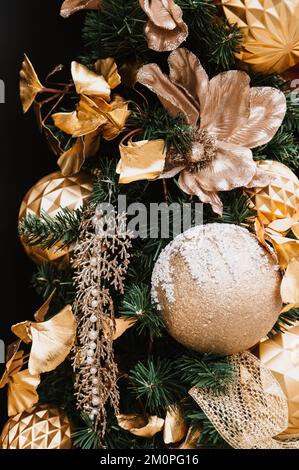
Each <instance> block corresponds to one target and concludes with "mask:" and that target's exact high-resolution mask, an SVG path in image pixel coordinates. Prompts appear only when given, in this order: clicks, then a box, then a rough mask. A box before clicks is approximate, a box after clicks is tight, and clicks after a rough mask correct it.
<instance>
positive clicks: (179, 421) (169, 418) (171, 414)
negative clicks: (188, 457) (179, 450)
mask: <svg viewBox="0 0 299 470" xmlns="http://www.w3.org/2000/svg"><path fill="white" fill-rule="evenodd" d="M187 432H188V426H187V424H186V421H185V420H184V415H183V412H182V409H181V408H180V407H179V406H178V405H175V406H172V407H169V408H168V410H167V413H166V418H165V425H164V434H163V438H164V442H165V444H173V443H176V442H180V441H181V440H182V439H184V438H185V437H186V434H187Z"/></svg>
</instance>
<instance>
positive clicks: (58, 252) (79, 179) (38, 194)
mask: <svg viewBox="0 0 299 470" xmlns="http://www.w3.org/2000/svg"><path fill="white" fill-rule="evenodd" d="M91 191H92V180H91V177H90V176H89V175H87V174H85V173H78V174H77V175H74V176H62V174H61V173H60V172H59V171H58V172H55V173H52V174H50V175H48V176H46V177H44V178H42V179H41V180H40V181H38V182H37V183H36V184H35V185H34V186H33V187H32V188H31V189H30V190H29V191H28V193H27V194H26V196H25V197H24V199H23V201H22V204H21V208H20V213H19V221H21V220H22V219H24V218H25V217H27V216H28V215H29V214H34V215H36V216H37V217H40V216H41V214H42V212H46V213H47V214H48V215H49V216H51V217H55V215H57V213H58V212H59V211H60V210H61V208H66V207H67V208H68V209H70V210H75V209H78V208H79V207H81V206H82V205H83V204H84V203H85V202H86V201H87V199H88V197H89V195H90V193H91ZM21 241H22V244H23V246H24V248H25V250H26V252H27V254H28V256H30V258H31V259H32V260H33V261H34V262H35V263H36V264H42V263H46V262H47V263H49V262H53V263H55V264H56V265H57V266H58V267H59V268H64V267H67V266H68V265H69V262H70V255H71V252H72V250H71V249H70V247H66V248H62V249H60V248H59V244H58V245H57V246H54V247H53V248H51V249H49V250H43V249H42V248H41V247H40V246H28V245H27V244H26V243H25V242H24V240H21Z"/></svg>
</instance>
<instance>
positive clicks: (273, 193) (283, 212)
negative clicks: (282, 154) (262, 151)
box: [245, 160, 299, 226]
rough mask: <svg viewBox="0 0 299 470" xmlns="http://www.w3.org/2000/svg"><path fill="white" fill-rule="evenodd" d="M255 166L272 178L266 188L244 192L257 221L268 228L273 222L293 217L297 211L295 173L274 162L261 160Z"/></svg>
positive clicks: (298, 197) (298, 199) (298, 184)
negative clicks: (250, 201)
mask: <svg viewBox="0 0 299 470" xmlns="http://www.w3.org/2000/svg"><path fill="white" fill-rule="evenodd" d="M257 166H258V168H259V169H261V170H263V171H265V172H267V173H269V175H271V177H272V181H271V183H270V184H269V185H267V186H266V187H260V188H251V189H246V190H245V191H246V193H247V194H248V195H249V196H250V197H251V200H252V203H253V207H254V209H255V210H256V211H257V216H258V218H259V220H260V221H261V222H262V224H263V225H265V226H268V225H269V224H270V223H271V222H273V221H274V220H277V219H287V218H291V217H293V216H294V215H295V214H296V213H297V212H298V209H299V180H298V178H297V176H296V175H295V173H293V172H292V170H290V169H289V168H288V167H287V166H286V165H284V164H283V163H280V162H277V161H274V160H261V161H259V162H257Z"/></svg>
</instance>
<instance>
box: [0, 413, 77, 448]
mask: <svg viewBox="0 0 299 470" xmlns="http://www.w3.org/2000/svg"><path fill="white" fill-rule="evenodd" d="M71 434H72V431H71V424H70V421H69V419H68V417H67V415H66V414H65V412H64V411H62V410H60V409H58V408H55V407H52V406H50V405H49V406H48V405H39V406H36V407H34V408H31V410H29V411H24V412H23V413H20V414H18V415H16V416H13V417H12V418H10V419H9V420H8V421H7V423H6V424H5V426H4V428H3V431H2V434H1V446H0V447H1V448H2V449H71V447H72V440H71Z"/></svg>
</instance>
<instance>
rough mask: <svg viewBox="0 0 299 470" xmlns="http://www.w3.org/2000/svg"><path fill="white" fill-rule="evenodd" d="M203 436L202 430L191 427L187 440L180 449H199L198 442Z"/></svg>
mask: <svg viewBox="0 0 299 470" xmlns="http://www.w3.org/2000/svg"><path fill="white" fill-rule="evenodd" d="M201 434H202V430H201V429H199V428H195V427H190V428H189V431H188V434H187V436H186V439H185V440H184V442H183V444H181V445H180V447H179V449H197V444H198V440H199V438H200V436H201Z"/></svg>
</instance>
